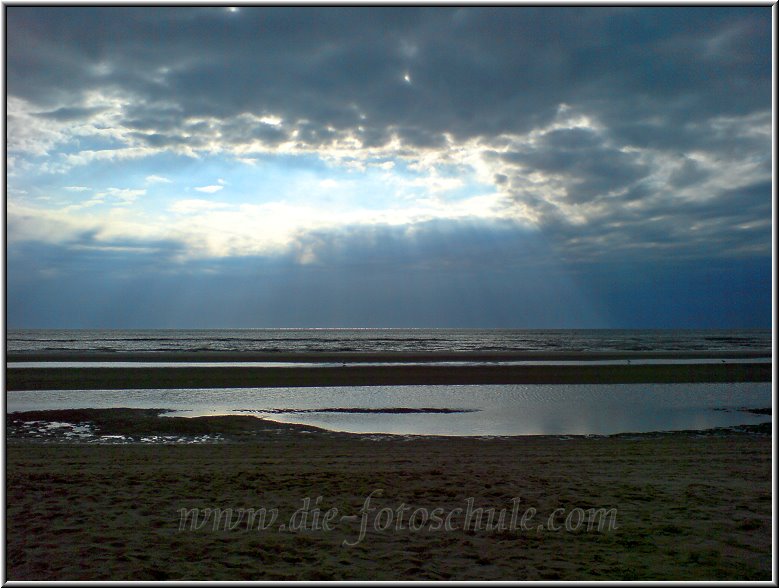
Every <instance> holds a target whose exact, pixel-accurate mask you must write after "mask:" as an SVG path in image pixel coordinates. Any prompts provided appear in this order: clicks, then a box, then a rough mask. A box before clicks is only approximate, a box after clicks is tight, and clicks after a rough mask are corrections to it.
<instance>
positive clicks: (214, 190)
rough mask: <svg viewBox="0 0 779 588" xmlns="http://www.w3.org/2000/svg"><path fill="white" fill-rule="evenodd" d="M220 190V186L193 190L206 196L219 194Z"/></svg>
mask: <svg viewBox="0 0 779 588" xmlns="http://www.w3.org/2000/svg"><path fill="white" fill-rule="evenodd" d="M222 188H224V186H221V185H216V186H201V187H199V188H195V190H197V191H198V192H206V193H208V194H213V193H214V192H219V190H221V189H222Z"/></svg>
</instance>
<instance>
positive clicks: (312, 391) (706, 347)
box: [6, 329, 773, 442]
mask: <svg viewBox="0 0 779 588" xmlns="http://www.w3.org/2000/svg"><path fill="white" fill-rule="evenodd" d="M6 337H7V338H6V351H7V352H10V353H13V352H47V351H73V352H76V351H81V352H83V351H99V352H117V353H119V352H150V351H152V352H163V351H184V352H187V351H188V352H193V351H220V352H261V353H273V352H279V353H285V352H307V353H313V354H314V355H315V354H316V353H317V352H385V353H386V352H407V353H414V352H422V353H424V352H436V351H448V352H516V351H540V352H552V351H554V352H625V351H627V352H636V351H667V352H690V351H700V352H705V351H717V352H719V353H725V354H727V353H728V352H744V351H749V352H758V353H761V354H765V356H766V357H765V358H763V359H762V360H755V361H763V362H767V361H771V348H772V347H771V345H772V334H771V331H770V330H717V331H715V330H516V329H219V330H26V329H10V330H8V331H7V333H6ZM663 361H673V360H663ZM716 361H723V360H720V359H717V360H716ZM735 361H738V360H735ZM745 361H752V360H745ZM560 363H565V362H562V361H561V362H560ZM179 365H182V364H179ZM193 365H194V364H193ZM7 366H8V367H11V368H12V367H14V364H13V363H11V364H7ZM16 367H23V366H21V365H17V366H16ZM75 367H78V366H75ZM116 367H118V365H117V366H116ZM333 369H342V368H341V366H340V364H339V365H338V367H335V366H333ZM772 402H773V398H772V388H771V383H769V382H741V383H699V384H681V383H679V384H610V385H606V384H586V385H585V384H582V385H570V384H569V385H562V384H558V385H537V384H534V385H459V386H458V385H453V386H452V385H449V386H440V385H438V386H419V385H415V386H344V387H313V388H236V389H229V388H221V389H219V388H217V389H197V390H195V389H192V390H188V389H176V390H171V389H157V390H35V391H25V392H14V391H9V392H7V393H6V411H7V412H8V413H11V412H16V411H29V410H46V409H63V408H111V407H114V408H115V407H126V408H160V409H167V410H168V411H170V412H168V413H166V414H167V415H168V416H185V417H186V416H209V415H224V414H243V415H254V416H258V417H261V418H265V419H270V420H274V421H278V422H285V423H298V424H306V425H310V426H316V427H320V428H322V429H325V430H329V431H339V432H349V433H361V434H388V435H459V436H479V437H492V436H504V435H558V436H566V435H595V436H599V435H612V434H629V433H651V432H657V431H680V430H695V431H702V430H718V429H719V428H728V427H739V426H743V425H753V424H760V423H766V422H771V414H770V411H768V412H767V413H766V409H770V408H771V407H772ZM754 409H761V411H762V412H761V411H755V410H754ZM36 426H40V427H42V428H41V435H44V436H45V435H46V434H48V433H47V432H48V431H49V429H47V428H46V427H52V426H54V427H65V429H64V430H65V436H64V437H63V436H62V435H59V436H56V435H55V436H54V438H57V439H63V438H64V439H69V440H77V439H78V438H79V436H80V435H81V436H84V439H85V440H86V441H87V442H106V439H104V438H100V437H99V436H95V435H94V432H93V431H91V430H90V429H89V427H88V426H86V425H84V424H79V423H53V424H51V423H49V424H48V425H36ZM57 430H58V431H59V430H60V429H57ZM130 441H132V442H138V441H141V442H143V441H148V442H161V441H160V439H157V438H149V439H145V438H144V439H140V440H139V439H129V440H128V439H122V438H118V439H113V440H112V441H111V442H130ZM190 441H191V440H190ZM200 441H203V442H211V441H218V439H208V438H203V439H200ZM162 442H166V441H165V440H162ZM172 442H189V441H187V440H181V439H179V440H173V441H172Z"/></svg>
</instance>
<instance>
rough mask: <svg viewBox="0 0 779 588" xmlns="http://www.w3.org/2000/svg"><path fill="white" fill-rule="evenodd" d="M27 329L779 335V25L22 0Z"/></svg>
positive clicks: (19, 274)
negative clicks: (778, 37)
mask: <svg viewBox="0 0 779 588" xmlns="http://www.w3.org/2000/svg"><path fill="white" fill-rule="evenodd" d="M5 17H6V60H5V68H6V109H7V116H6V133H7V151H6V165H7V168H6V173H7V178H6V188H7V191H6V225H5V228H6V260H5V261H6V320H7V326H8V327H11V328H17V327H18V328H155V327H156V328H219V327H247V328H249V327H497V328H770V326H771V286H772V284H771V267H772V259H771V229H772V169H771V161H772V160H771V145H772V135H771V133H772V107H771V69H772V61H771V23H772V9H771V8H770V7H767V6H752V7H694V6H688V7H671V8H669V7H621V8H616V7H607V6H601V7H566V8H563V7H559V8H555V7H540V8H533V7H529V6H512V7H507V6H504V7H497V8H495V7H493V8H487V7H478V6H475V7H456V6H455V7H428V8H423V7H402V6H393V7H383V8H382V7H376V6H374V7H339V8H334V7H291V6H288V7H270V6H236V7H230V6H226V5H224V6H211V7H207V6H198V5H195V6H176V7H168V8H163V7H155V6H142V7H130V6H121V5H114V6H108V7H94V6H92V7H64V6H58V7H57V6H55V7H35V6H7V7H6V13H5Z"/></svg>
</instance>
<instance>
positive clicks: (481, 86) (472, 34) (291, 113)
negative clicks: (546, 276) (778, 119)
mask: <svg viewBox="0 0 779 588" xmlns="http://www.w3.org/2000/svg"><path fill="white" fill-rule="evenodd" d="M8 18H9V30H8V41H9V43H8V48H9V49H8V58H9V59H8V78H9V79H8V89H9V92H10V93H12V94H14V95H17V96H21V97H24V98H27V99H29V100H31V101H33V102H35V103H41V104H42V105H44V104H50V105H52V106H55V105H56V106H60V107H62V103H63V102H65V103H67V106H68V107H77V106H79V104H80V101H81V100H82V98H83V96H84V94H85V93H86V92H88V91H89V90H90V89H94V88H100V89H105V88H106V87H108V88H115V89H116V90H118V91H122V92H127V95H128V96H132V97H134V98H135V100H137V101H139V103H141V104H146V105H148V106H149V107H152V106H154V105H156V104H161V103H166V102H167V103H174V104H177V105H178V106H179V107H180V108H181V112H182V114H185V115H192V116H218V117H229V116H234V115H238V114H240V113H242V112H247V111H249V112H254V113H256V114H262V113H263V112H268V113H273V114H277V115H280V116H282V117H284V118H285V119H288V120H293V121H294V120H300V119H307V120H309V121H312V122H313V123H314V124H316V125H319V126H321V127H326V126H328V125H330V126H333V127H335V128H337V129H354V128H356V127H357V126H359V125H361V126H363V127H365V128H370V129H372V132H374V133H376V132H379V133H381V132H382V130H383V129H385V128H386V127H388V126H398V127H401V128H403V127H405V128H408V129H415V131H414V132H415V134H416V140H417V141H420V140H421V141H423V142H429V141H433V140H434V139H433V138H432V137H430V138H427V139H422V135H424V134H425V133H427V134H429V135H431V136H434V135H436V134H440V133H442V132H449V133H452V134H453V135H454V136H457V137H459V138H464V137H470V136H483V135H487V136H489V135H493V134H496V133H501V132H507V131H523V130H527V129H529V128H532V127H533V126H537V125H540V124H543V123H544V122H546V121H548V120H550V119H551V117H552V116H553V115H554V113H555V111H556V108H557V105H558V104H560V103H576V104H579V105H586V106H587V108H588V109H590V110H591V111H594V112H597V114H598V115H599V116H602V117H603V118H604V119H607V120H608V121H609V124H610V125H615V126H618V125H619V123H622V124H625V125H628V124H639V123H640V122H641V121H642V120H650V119H652V118H653V116H654V115H658V114H659V115H662V117H664V118H665V119H666V120H668V122H669V123H674V122H679V121H684V122H686V123H689V122H690V121H693V120H705V119H707V118H708V117H710V116H712V115H713V114H729V115H738V114H748V113H750V112H753V111H755V110H759V109H765V108H766V104H767V100H770V75H769V72H770V9H769V8H711V9H697V8H696V9H691V10H687V9H681V8H677V9H670V10H669V9H633V10H624V9H617V10H615V9H609V8H601V9H586V8H567V9H554V8H544V9H531V8H524V7H513V8H512V7H508V8H498V9H481V8H468V9H453V8H433V9H421V8H404V7H395V8H389V9H377V8H358V9H349V8H305V9H294V8H268V7H255V8H248V7H247V8H242V9H241V10H240V11H239V12H235V13H231V12H229V11H227V10H225V9H224V8H210V9H207V8H202V9H191V8H149V7H146V8H133V7H114V8H49V9H39V8H32V7H30V8H26V7H9V9H8ZM406 73H408V74H409V75H410V79H411V83H406V82H405V81H404V80H403V76H404V75H405V74H406ZM360 114H363V115H365V116H366V118H365V119H360ZM670 131H671V132H675V129H670Z"/></svg>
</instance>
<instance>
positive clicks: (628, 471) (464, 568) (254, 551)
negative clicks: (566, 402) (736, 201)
mask: <svg viewBox="0 0 779 588" xmlns="http://www.w3.org/2000/svg"><path fill="white" fill-rule="evenodd" d="M156 413H157V411H121V410H118V411H117V410H115V411H92V412H90V411H80V412H79V411H58V412H57V413H54V414H49V415H48V418H51V419H52V420H57V419H59V420H70V421H74V422H75V421H79V420H83V419H92V420H93V422H97V423H98V424H99V425H100V426H101V427H102V431H103V432H104V433H105V434H109V433H110V434H115V433H123V434H134V433H135V434H147V435H148V434H153V433H170V432H171V431H175V432H176V433H177V434H180V435H184V436H187V435H195V434H198V435H199V434H203V433H206V434H210V435H212V436H216V435H219V439H220V441H219V442H215V443H210V444H205V445H185V444H181V443H178V444H170V445H162V444H152V445H143V444H139V443H135V444H129V445H89V444H80V445H75V444H68V443H59V442H49V443H42V442H36V441H34V440H31V439H24V438H15V437H11V438H10V440H9V442H8V445H7V496H6V498H7V505H8V506H7V508H8V510H7V541H8V548H7V555H8V560H7V575H8V578H9V579H10V580H22V579H30V580H32V579H35V580H55V579H56V580H123V579H124V580H173V579H190V580H330V579H335V580H338V579H356V580H395V579H404V580H417V579H431V580H440V579H448V580H490V579H493V580H498V579H499V580H556V579H563V580H606V579H610V580H632V579H636V580H637V579H642V580H662V579H667V580H682V579H688V580H693V579H695V580H747V579H751V580H770V579H771V536H772V533H771V437H770V426H763V427H752V428H748V429H747V431H748V432H741V433H738V432H735V431H709V432H707V433H705V434H701V433H695V432H687V433H668V434H645V435H619V436H614V437H605V438H586V437H573V438H557V437H514V438H492V439H478V438H457V437H452V438H441V437H437V438H436V437H419V438H407V437H392V436H371V435H349V434H342V433H328V432H324V431H321V430H317V429H315V428H313V427H302V426H294V425H280V424H278V423H273V422H270V421H263V420H260V419H256V418H253V417H247V416H234V417H204V418H199V419H173V418H159V417H157V416H156ZM46 416H47V415H43V414H41V413H39V414H28V415H26V416H24V419H33V420H34V419H40V418H44V417H46ZM174 421H177V422H174ZM10 424H13V423H10ZM374 491H377V492H374ZM372 492H373V493H374V494H373V497H372V503H371V507H370V510H369V511H367V512H368V516H367V518H366V521H367V523H366V533H365V535H364V536H363V537H362V539H360V526H361V521H362V518H361V512H360V511H361V508H362V507H363V505H364V502H365V499H366V497H368V496H369V495H371V493H372ZM320 496H321V497H322V498H321V499H320V500H319V501H318V502H317V497H320ZM306 498H309V499H310V503H309V508H308V512H309V515H308V521H307V525H306V528H305V529H297V530H293V531H290V530H289V528H288V527H289V526H290V525H289V523H290V520H291V519H292V517H293V515H294V513H295V512H296V511H297V512H298V513H300V512H301V511H300V509H301V508H302V507H303V506H304V500H305V499H306ZM517 498H518V499H519V502H518V503H516V504H517V507H516V509H517V512H518V515H519V519H521V518H522V516H523V515H526V513H527V512H529V511H527V509H531V508H534V509H536V514H534V515H533V516H532V517H529V518H527V521H526V524H525V525H524V526H522V525H521V524H520V525H518V526H517V525H515V526H514V527H513V528H512V527H511V526H510V519H509V516H508V515H507V517H506V518H505V519H504V523H505V524H504V527H506V528H503V529H502V530H501V529H496V528H493V529H491V530H490V529H487V528H486V516H487V515H486V514H485V515H484V516H485V520H484V521H483V524H482V525H481V526H480V528H479V529H476V528H475V527H476V524H475V519H471V524H470V526H469V528H468V529H467V530H465V529H464V528H463V527H464V525H465V520H464V517H465V511H467V509H468V500H469V499H473V500H472V503H471V505H472V508H478V507H482V508H484V509H489V508H494V509H495V510H496V513H499V512H500V510H501V509H505V510H506V511H507V513H509V515H510V513H511V512H512V508H515V507H514V506H513V504H514V503H512V499H517ZM402 505H405V506H406V507H407V508H406V510H405V511H404V510H402ZM317 506H318V507H319V509H320V513H322V514H320V516H322V517H323V516H324V515H323V513H325V512H326V511H328V510H329V509H337V511H336V515H334V516H335V518H333V519H331V524H330V530H329V531H326V530H324V528H323V526H322V525H321V524H320V525H319V526H318V527H316V528H312V527H314V525H313V523H312V521H313V509H314V508H315V507H317ZM263 507H264V508H266V509H268V510H270V509H274V508H275V509H278V518H277V520H276V521H275V522H274V524H273V525H270V526H269V528H267V529H262V530H260V529H257V528H256V525H254V526H252V528H251V529H249V528H248V525H247V522H248V521H247V520H240V519H239V518H238V509H250V508H254V509H257V510H259V509H261V508H263ZM194 508H199V509H206V508H221V509H229V508H232V509H233V513H234V516H235V518H234V519H233V523H234V525H233V527H232V528H229V527H230V525H228V527H225V525H224V519H222V522H221V523H220V524H217V525H216V527H217V528H215V526H214V524H213V517H212V518H211V519H208V520H207V521H206V523H205V524H202V523H203V520H202V516H203V515H204V512H203V511H201V512H200V514H201V519H200V523H201V524H200V527H199V528H198V525H194V528H193V524H192V520H191V518H190V519H188V520H187V522H186V524H184V525H183V528H182V524H181V512H182V511H181V510H180V509H185V512H187V511H188V512H189V513H190V514H191V513H192V512H193V511H191V510H189V509H194ZM383 508H388V509H391V510H392V511H393V512H394V513H396V514H395V517H394V519H393V520H392V522H391V524H390V525H389V526H388V527H387V528H386V529H385V530H381V528H382V527H383V525H384V523H386V521H387V520H388V519H387V518H386V517H388V516H389V514H388V511H383V512H384V516H385V518H384V519H379V518H377V516H378V513H379V512H380V511H381V509H383ZM399 508H401V511H400V515H398V514H397V513H398V509H399ZM420 509H424V510H425V511H426V512H427V513H429V514H430V513H432V512H433V511H434V510H435V509H440V511H438V512H439V516H440V518H443V517H446V516H447V515H448V514H452V515H453V516H452V517H451V522H452V525H450V526H451V527H453V528H452V530H448V531H447V530H446V529H445V528H438V529H436V528H431V527H432V526H433V525H432V523H428V524H426V525H422V527H421V528H420V529H418V530H411V529H410V528H409V525H410V523H411V521H410V516H411V513H412V512H415V511H419V512H421V510H420ZM457 509H462V511H463V512H461V513H459V514H457V516H455V514H456V513H457ZM555 509H564V510H563V511H557V515H556V519H553V525H560V526H561V527H562V528H561V529H560V530H552V529H550V528H548V527H549V521H548V519H549V516H550V515H552V514H553V513H555ZM576 509H581V511H582V512H583V513H584V512H594V511H591V509H604V511H603V512H605V511H607V510H610V509H616V512H615V519H614V520H615V523H616V527H617V528H616V529H613V528H612V529H611V530H609V528H608V526H607V525H604V527H603V529H601V530H600V531H599V530H598V528H597V526H593V528H592V529H591V530H590V531H588V530H587V526H586V524H582V526H580V527H579V528H578V529H577V530H575V531H573V530H569V531H566V530H565V528H564V520H565V518H566V517H567V516H568V515H571V516H573V515H576V516H575V517H574V518H573V519H572V521H571V524H570V525H569V526H571V527H573V524H574V523H575V522H576V521H577V520H578V517H579V512H578V511H577V510H576ZM352 515H355V516H354V519H353V520H352V519H350V518H348V517H350V516H352ZM342 516H345V517H347V518H341V517H342ZM399 516H402V517H404V520H403V523H402V527H403V528H399V527H398V518H399ZM419 517H421V515H419ZM301 518H302V515H300V514H299V516H298V519H297V522H298V523H300V522H301ZM415 520H416V523H417V524H418V523H419V521H420V520H421V518H417V519H415ZM267 522H269V521H267ZM605 522H606V521H605V520H604V523H605ZM520 523H521V521H520ZM281 524H285V525H287V528H286V529H284V530H281V529H280V528H279V527H280V525H281ZM538 525H542V526H543V529H542V530H539V528H538ZM292 526H294V519H293V525H292ZM496 526H497V524H496ZM454 527H457V528H454ZM344 542H346V544H345V543H344ZM355 543H356V545H352V544H355Z"/></svg>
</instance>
